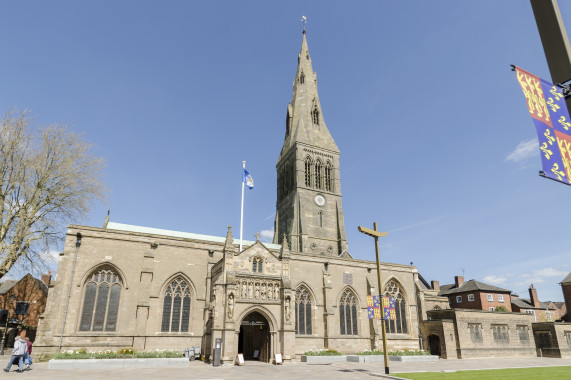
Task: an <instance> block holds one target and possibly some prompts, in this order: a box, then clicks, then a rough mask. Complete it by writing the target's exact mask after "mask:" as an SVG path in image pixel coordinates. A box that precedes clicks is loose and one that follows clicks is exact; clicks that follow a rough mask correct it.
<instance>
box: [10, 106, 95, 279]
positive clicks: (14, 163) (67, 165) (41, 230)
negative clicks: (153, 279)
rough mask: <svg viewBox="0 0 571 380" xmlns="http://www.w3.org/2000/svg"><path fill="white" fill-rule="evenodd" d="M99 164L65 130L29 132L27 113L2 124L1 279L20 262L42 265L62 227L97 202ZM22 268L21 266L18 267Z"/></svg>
mask: <svg viewBox="0 0 571 380" xmlns="http://www.w3.org/2000/svg"><path fill="white" fill-rule="evenodd" d="M102 164H103V162H102V160H101V159H100V158H97V157H95V156H93V155H92V154H91V153H90V146H89V145H88V144H86V143H85V142H84V141H83V140H81V139H80V137H79V136H78V135H76V134H74V133H73V132H70V131H69V130H67V129H66V127H65V126H61V125H57V124H53V125H50V126H47V127H45V128H41V129H37V130H35V131H34V130H33V129H32V128H31V127H30V118H29V117H28V112H26V111H24V112H17V111H12V112H9V113H8V114H6V115H5V116H4V118H3V119H2V120H1V122H0V216H1V218H2V219H1V220H0V222H1V223H2V224H1V225H0V278H2V277H4V276H5V275H6V273H8V271H9V270H10V268H12V267H13V266H14V264H15V263H16V262H18V261H19V260H20V261H22V259H24V260H25V262H26V263H25V264H29V265H30V266H31V267H32V268H33V267H37V266H41V265H42V263H43V257H42V254H43V253H44V252H46V251H47V250H48V249H49V248H50V246H52V247H53V245H54V243H57V242H58V241H61V239H62V238H63V236H64V234H63V231H64V229H65V225H66V224H67V223H69V222H70V221H71V220H73V219H75V218H77V217H79V216H82V215H84V214H85V213H86V212H87V211H88V209H89V206H90V204H91V202H92V201H93V200H94V199H97V198H101V197H102V194H103V185H102V183H101V182H100V175H101V169H102ZM20 264H23V263H20Z"/></svg>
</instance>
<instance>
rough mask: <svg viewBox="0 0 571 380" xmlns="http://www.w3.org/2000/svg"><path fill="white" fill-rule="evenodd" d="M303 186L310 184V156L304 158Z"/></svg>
mask: <svg viewBox="0 0 571 380" xmlns="http://www.w3.org/2000/svg"><path fill="white" fill-rule="evenodd" d="M305 186H308V187H309V186H311V158H310V157H306V158H305Z"/></svg>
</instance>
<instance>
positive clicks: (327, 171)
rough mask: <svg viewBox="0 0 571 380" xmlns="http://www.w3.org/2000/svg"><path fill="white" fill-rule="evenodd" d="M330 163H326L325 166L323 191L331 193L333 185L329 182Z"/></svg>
mask: <svg viewBox="0 0 571 380" xmlns="http://www.w3.org/2000/svg"><path fill="white" fill-rule="evenodd" d="M331 170H332V166H331V162H329V161H327V164H326V165H325V191H333V184H332V180H331Z"/></svg>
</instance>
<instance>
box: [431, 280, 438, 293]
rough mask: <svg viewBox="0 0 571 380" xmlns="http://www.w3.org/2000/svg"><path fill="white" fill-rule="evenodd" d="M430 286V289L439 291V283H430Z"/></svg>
mask: <svg viewBox="0 0 571 380" xmlns="http://www.w3.org/2000/svg"><path fill="white" fill-rule="evenodd" d="M430 285H431V286H432V289H434V290H437V291H440V281H434V280H432V281H430Z"/></svg>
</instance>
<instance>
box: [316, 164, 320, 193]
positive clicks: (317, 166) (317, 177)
mask: <svg viewBox="0 0 571 380" xmlns="http://www.w3.org/2000/svg"><path fill="white" fill-rule="evenodd" d="M315 188H316V189H321V161H319V160H317V161H316V162H315Z"/></svg>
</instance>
